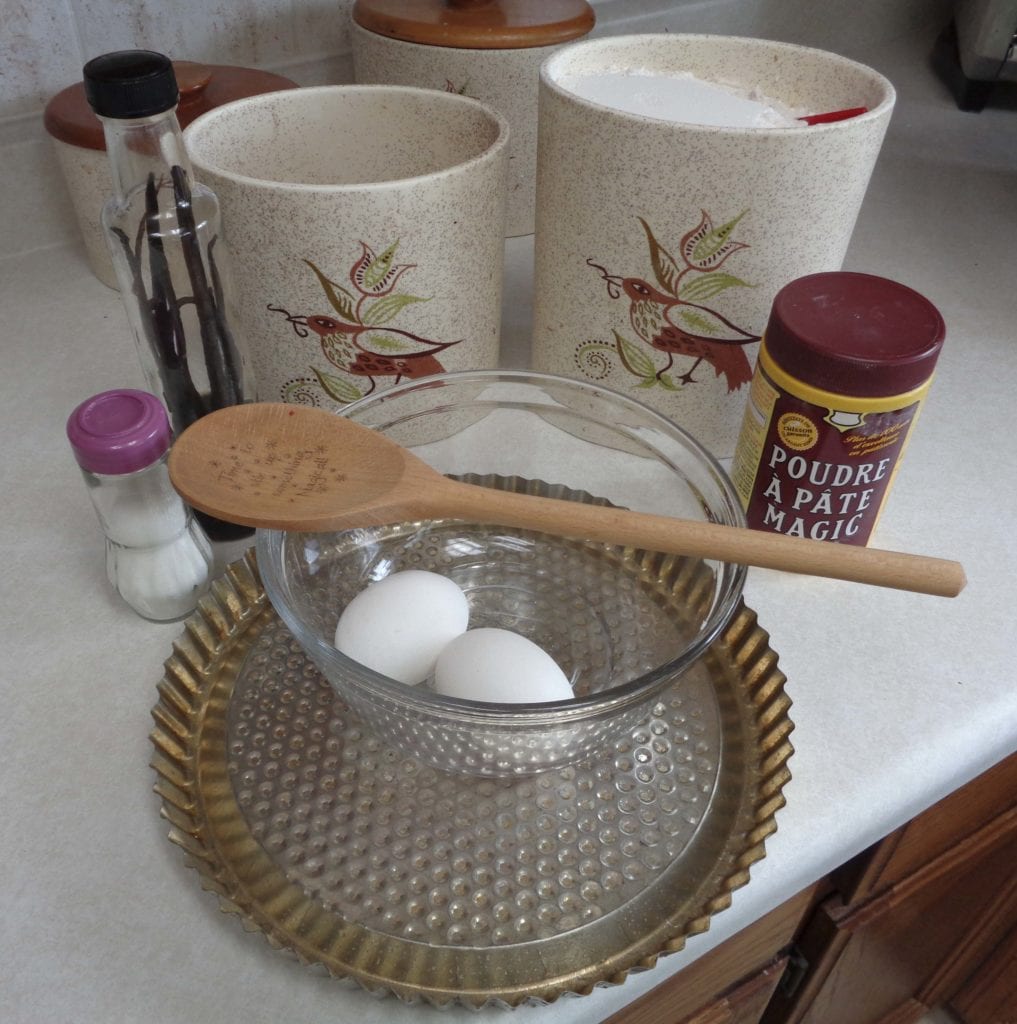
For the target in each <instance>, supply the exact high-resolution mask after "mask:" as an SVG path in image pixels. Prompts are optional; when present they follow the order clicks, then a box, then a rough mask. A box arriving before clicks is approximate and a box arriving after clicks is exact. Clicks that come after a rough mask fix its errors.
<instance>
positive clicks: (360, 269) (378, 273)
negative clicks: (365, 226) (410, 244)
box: [350, 239, 416, 298]
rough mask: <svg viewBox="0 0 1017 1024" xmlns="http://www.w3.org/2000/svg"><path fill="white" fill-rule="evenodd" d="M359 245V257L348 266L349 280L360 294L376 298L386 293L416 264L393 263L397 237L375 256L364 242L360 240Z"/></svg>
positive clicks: (397, 246)
mask: <svg viewBox="0 0 1017 1024" xmlns="http://www.w3.org/2000/svg"><path fill="white" fill-rule="evenodd" d="M360 247H361V254H360V259H358V260H357V262H356V263H354V264H353V266H352V267H351V268H350V280H351V281H352V282H353V286H354V287H355V288H356V289H357V291H358V292H360V294H361V295H372V296H375V297H376V298H377V297H380V296H382V295H388V294H389V292H391V291H392V289H393V288H395V284H396V281H398V280H399V278H400V277H402V276H403V274H405V273H406V271H407V270H409V269H411V268H412V267H415V266H416V264H415V263H399V264H394V263H393V261H394V259H395V254H396V249H398V248H399V240H398V239H396V240H395V241H394V242H393V243H392V244H391V245H390V246H388V248H387V249H385V251H384V252H382V253H381V254H380V255H377V256H376V255H375V253H374V250H373V249H372V248H371V247H370V246H369V245H368V244H367V243H366V242H363V241H362V242H361V243H360Z"/></svg>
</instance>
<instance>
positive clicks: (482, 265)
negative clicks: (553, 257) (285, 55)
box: [184, 85, 508, 407]
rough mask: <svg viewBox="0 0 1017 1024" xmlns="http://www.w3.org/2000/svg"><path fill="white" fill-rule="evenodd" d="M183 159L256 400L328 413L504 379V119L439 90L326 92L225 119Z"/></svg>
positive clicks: (231, 108)
mask: <svg viewBox="0 0 1017 1024" xmlns="http://www.w3.org/2000/svg"><path fill="white" fill-rule="evenodd" d="M184 141H185V143H186V145H187V149H188V153H189V154H190V157H191V160H192V163H193V165H194V170H195V175H196V177H197V178H198V179H199V180H200V181H202V182H204V183H205V184H206V185H208V187H209V188H211V189H212V190H213V191H214V192H215V193H216V195H217V196H218V197H219V202H220V205H221V208H222V217H223V234H224V237H225V239H226V241H227V243H228V244H229V247H230V252H231V253H232V256H233V278H234V282H233V284H234V295H235V298H236V300H237V302H236V305H237V318H238V320H239V323H238V328H239V330H241V331H242V332H243V335H244V340H245V341H246V343H247V346H248V351H249V352H250V355H251V361H252V365H253V368H254V373H255V376H256V378H257V384H258V392H259V395H260V396H261V398H262V399H263V400H266V401H288V402H302V403H310V404H314V405H322V406H326V407H331V406H334V405H336V404H340V405H342V404H346V403H348V402H352V401H355V400H356V399H358V398H362V397H364V396H365V395H368V394H371V393H372V392H374V391H375V390H376V389H378V388H383V387H387V386H389V385H391V384H394V383H398V382H399V381H401V380H405V379H415V378H419V377H424V376H430V375H432V374H436V373H442V372H446V371H452V370H472V369H482V368H489V367H494V366H496V365H497V363H498V348H499V333H500V327H501V291H502V267H503V259H504V232H505V173H506V164H507V159H506V157H507V143H508V125H507V124H506V122H505V119H504V118H503V117H502V116H501V115H500V114H498V113H496V112H495V111H493V110H491V109H490V108H488V107H486V106H484V105H483V104H481V103H479V102H477V101H476V100H472V99H469V98H467V97H465V96H456V95H453V94H451V93H445V92H438V91H436V90H426V89H413V88H407V87H402V86H374V85H364V86H358V85H340V86H319V87H315V88H305V89H294V90H291V91H289V92H277V93H272V94H269V95H266V96H258V97H253V98H251V99H246V100H239V101H237V102H236V103H231V104H227V105H226V106H224V107H220V108H219V109H217V110H213V111H210V112H209V113H207V114H205V115H204V116H202V117H200V118H198V119H197V120H196V121H195V122H194V123H193V124H191V125H190V127H188V128H187V129H186V131H185V132H184Z"/></svg>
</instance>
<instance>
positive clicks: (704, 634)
mask: <svg viewBox="0 0 1017 1024" xmlns="http://www.w3.org/2000/svg"><path fill="white" fill-rule="evenodd" d="M496 381H499V382H500V381H504V382H509V383H517V384H528V385H531V386H533V385H536V386H539V385H544V384H547V385H554V386H558V387H565V388H568V389H570V390H573V391H575V390H577V389H578V390H580V391H586V392H589V393H592V394H595V395H597V396H600V397H604V398H607V399H609V400H610V401H612V402H616V403H620V404H622V405H623V406H626V407H628V408H630V409H634V410H636V411H638V412H639V413H640V414H641V415H643V416H645V417H647V418H648V420H649V421H650V422H649V423H647V426H654V427H658V428H659V429H661V430H663V431H664V432H665V433H667V434H670V435H671V436H672V437H677V440H678V441H679V442H680V443H681V444H682V445H683V446H684V447H685V448H687V449H688V450H689V451H691V453H692V454H693V455H694V456H695V458H696V459H697V460H698V461H700V462H701V463H702V464H703V466H704V468H705V469H706V470H708V472H709V475H710V476H711V478H712V479H713V480H714V482H715V483H716V484H717V486H718V487H719V488H720V490H721V492H722V494H723V496H724V497H725V498H726V499H727V503H728V505H729V507H730V510H731V511H732V513H733V518H734V519H735V523H734V524H733V525H735V526H744V525H745V522H744V518H745V516H744V512H743V510H742V507H741V503H740V501H739V499H738V494H737V491H736V490H735V488H734V484H733V483H732V481H731V478H730V477H729V475H728V474H727V472H726V471H725V470H724V469H723V467H722V466H721V464H720V462H719V461H718V460H717V459H716V458H715V457H714V456H713V455H712V454H711V453H710V452H709V451H708V450H707V449H706V448H705V447H703V445H702V444H701V443H700V442H699V441H698V440H697V439H696V438H695V437H694V436H693V435H692V434H690V433H689V432H688V431H687V430H686V429H685V428H684V427H681V426H679V425H678V424H677V423H675V422H674V421H673V420H670V419H668V418H667V417H666V416H664V415H663V414H662V413H659V412H657V411H656V410H655V409H653V408H651V407H650V406H649V405H647V404H645V403H644V402H640V401H638V400H637V399H634V398H630V397H629V396H628V395H625V394H622V393H621V392H619V391H615V390H614V389H613V388H608V387H604V386H603V385H601V384H596V383H593V382H587V381H581V380H577V379H574V378H572V377H564V376H561V375H557V374H551V373H543V372H540V371H536V370H514V369H488V370H456V371H450V372H447V373H440V374H433V375H431V376H428V377H419V378H417V379H415V380H409V381H405V382H404V383H401V384H396V385H394V386H392V387H390V388H387V389H386V390H384V391H379V392H375V393H373V394H370V395H367V396H365V397H363V398H360V399H357V401H355V402H351V403H349V404H348V405H345V406H336V407H334V409H333V411H334V412H335V413H336V415H339V416H350V415H351V414H356V413H359V412H360V411H362V410H363V409H364V408H371V407H374V406H376V405H380V404H382V403H383V402H385V401H390V400H392V399H394V398H398V397H399V396H400V395H402V394H406V393H409V392H413V391H421V390H425V389H429V388H435V387H441V386H448V385H449V384H453V385H454V384H474V383H480V384H483V383H493V382H496ZM499 401H500V400H499ZM492 404H494V403H492ZM286 535H287V534H286V531H282V530H265V529H259V530H257V532H256V536H255V544H256V550H257V556H258V568H259V572H260V574H261V577H262V583H263V585H264V587H265V593H266V595H267V596H268V599H269V602H270V604H271V605H272V607H273V608H274V609H275V611H276V613H277V614H278V615H279V617H280V618H281V619H282V620H283V622H284V623H285V624H286V626H287V628H288V629H289V630H290V632H292V633H293V635H294V637H295V638H296V639H297V641H298V642H299V643H300V644H301V645H302V646H304V647H305V649H308V653H309V654H312V659H313V660H314V661H316V662H317V663H318V665H319V668H320V667H321V663H322V662H324V663H326V664H334V665H335V666H336V668H337V670H338V671H339V672H341V673H342V674H343V676H344V678H346V679H347V680H349V681H350V684H351V685H352V686H354V687H355V688H356V689H357V690H358V691H359V692H361V693H366V694H367V695H368V696H371V697H373V696H379V697H385V698H388V699H390V700H393V701H395V702H397V703H398V704H400V705H402V707H403V708H404V709H409V710H413V711H416V712H419V713H421V714H424V715H428V716H438V717H442V718H446V719H447V718H459V719H461V720H462V722H463V723H464V724H469V725H486V726H490V727H492V728H501V729H504V728H505V727H506V726H509V727H511V728H513V729H519V730H523V729H533V728H546V727H563V726H566V725H568V724H570V723H571V722H572V721H573V720H576V721H581V720H586V719H590V718H596V717H599V716H601V715H605V714H608V713H610V712H613V711H615V710H618V709H621V708H624V707H626V706H628V705H630V704H633V703H637V702H639V701H642V700H644V699H646V698H647V697H648V696H650V695H651V694H652V693H654V692H657V691H660V690H663V689H664V688H665V687H666V686H667V684H668V683H669V682H671V681H673V680H674V679H675V678H680V677H681V676H682V675H683V674H684V673H685V672H687V671H688V670H689V669H690V668H691V667H692V666H693V665H694V664H695V663H696V662H697V661H698V660H699V659H700V658H701V657H702V656H703V655H704V654H705V653H706V651H707V650H708V649H709V648H710V646H712V644H713V643H714V641H715V640H716V639H717V637H718V636H720V634H721V633H722V632H723V630H724V629H725V628H726V627H727V625H728V623H729V622H730V621H731V619H732V617H733V616H734V613H735V612H736V610H737V608H738V605H739V604H740V601H741V598H742V592H743V589H744V584H745V577H746V574H747V567H746V566H744V565H736V564H733V563H722V564H723V565H726V566H727V567H728V568H729V569H730V574H729V575H730V578H729V581H728V584H727V586H726V587H722V588H721V592H720V593H718V596H717V599H716V600H715V602H714V607H713V608H712V610H711V611H710V614H709V615H708V616H707V618H706V621H705V623H704V627H703V628H702V629H701V630H700V632H699V633H698V634H697V635H696V637H695V638H694V639H693V640H692V641H691V642H690V643H689V644H688V645H687V646H686V647H685V648H684V649H683V650H682V652H681V653H680V654H679V655H678V656H677V657H676V658H673V659H671V660H670V661H667V662H665V663H664V664H662V665H658V666H657V667H656V668H654V669H652V670H650V671H649V672H644V673H642V674H640V675H638V676H636V677H634V678H632V679H629V680H626V681H625V682H624V683H619V684H618V685H616V686H612V687H610V688H609V689H606V690H601V691H599V692H597V693H594V694H590V695H588V696H585V697H572V698H569V699H567V700H562V701H546V702H542V703H522V702H520V703H518V704H516V703H513V704H505V703H498V702H495V701H475V700H466V699H462V698H458V697H446V696H444V695H443V694H439V693H435V692H434V691H432V690H428V689H423V688H421V687H420V686H410V685H408V684H406V683H401V682H399V681H398V680H395V679H391V678H390V677H388V676H386V675H383V674H382V673H380V672H376V671H375V670H374V669H371V668H368V667H367V666H366V665H362V664H361V663H360V662H357V661H354V660H353V659H352V658H349V657H347V656H346V655H345V654H343V653H342V652H341V651H338V650H337V649H336V648H335V647H334V646H333V645H332V644H329V643H327V642H326V641H324V640H322V639H321V638H320V637H318V636H316V635H315V634H314V633H312V632H311V631H310V630H309V629H308V628H307V627H306V626H305V625H304V624H303V623H302V622H301V621H300V619H299V617H298V616H297V615H296V613H295V611H294V609H293V607H292V605H291V604H290V603H289V602H288V601H287V600H285V595H286V593H287V591H288V589H289V588H288V587H287V585H286V584H285V583H284V582H283V580H282V579H281V578H280V576H279V575H278V574H277V573H276V560H275V559H274V558H273V557H272V555H273V550H274V549H278V550H279V551H280V553H281V550H282V543H283V541H284V540H285V537H286ZM279 564H282V559H281V558H280V559H279ZM310 648H313V653H312V651H311V650H310ZM324 674H325V676H326V679H327V681H328V682H329V684H330V685H331V686H332V688H333V689H334V690H335V691H336V692H337V693H338V694H339V696H340V697H342V696H343V693H342V686H341V685H337V684H336V683H334V682H332V680H331V679H330V678H328V674H327V673H324ZM358 677H359V678H358ZM372 691H376V692H372Z"/></svg>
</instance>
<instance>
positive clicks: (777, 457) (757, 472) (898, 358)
mask: <svg viewBox="0 0 1017 1024" xmlns="http://www.w3.org/2000/svg"><path fill="white" fill-rule="evenodd" d="M944 334H945V327H944V324H943V318H942V317H941V316H940V314H939V311H938V310H937V309H936V307H935V306H933V305H932V303H931V302H929V301H928V299H926V298H924V297H923V296H922V295H919V294H918V292H916V291H913V290H912V289H911V288H908V287H906V286H905V285H902V284H898V283H897V282H895V281H889V280H887V279H886V278H883V277H875V276H873V275H871V274H857V273H848V272H836V273H825V274H811V275H809V276H808V277H802V278H799V279H798V280H796V281H792V282H791V283H790V284H788V285H786V286H785V287H784V288H782V289H781V290H780V291H779V292H778V293H777V296H776V298H775V299H774V302H773V309H772V311H771V314H770V320H769V324H768V325H767V329H766V333H765V335H764V337H763V341H762V344H761V345H760V349H759V359H758V362H757V365H756V370H755V374H754V376H753V380H752V387H751V390H750V395H749V402H748V404H747V406H746V409H745V416H744V420H743V423H742V430H741V436H740V438H739V440H738V447H737V451H736V453H735V458H734V464H733V466H732V471H731V475H732V478H733V480H734V484H735V487H736V489H737V490H738V493H739V496H740V497H741V500H742V503H743V505H744V506H745V510H746V520H747V522H748V525H749V526H750V527H753V528H755V529H758V530H767V531H770V532H772V533H783V534H787V535H789V536H793V537H809V538H812V539H814V540H830V541H838V542H840V543H844V544H858V545H864V544H865V543H867V541H868V539H869V536H870V534H871V533H872V530H873V528H874V527H875V525H876V521H877V520H878V518H879V515H880V512H881V511H882V508H883V505H884V502H885V501H886V498H887V495H888V494H889V492H890V488H891V486H892V484H893V481H894V478H895V476H896V473H897V469H898V467H899V464H900V459H901V456H902V455H903V453H904V449H905V447H906V446H907V443H908V440H909V438H910V436H911V433H912V430H913V429H914V425H915V422H916V420H917V419H918V413H919V410H920V409H921V406H922V402H923V400H924V398H925V395H926V393H927V392H928V390H929V385H930V383H931V381H932V373H933V370H934V368H935V365H936V360H937V358H938V357H939V351H940V348H941V347H942V344H943V337H944Z"/></svg>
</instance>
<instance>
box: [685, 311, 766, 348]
mask: <svg viewBox="0 0 1017 1024" xmlns="http://www.w3.org/2000/svg"><path fill="white" fill-rule="evenodd" d="M671 319H672V320H673V321H675V322H676V324H677V326H678V327H679V328H681V329H682V330H685V331H688V333H689V334H693V335H695V336H696V337H697V338H710V339H713V338H715V339H716V340H717V341H721V342H725V343H727V344H735V345H744V344H746V343H748V342H751V341H758V340H759V336H758V335H756V334H750V333H749V332H748V331H743V330H742V329H741V328H740V327H738V326H737V325H736V324H733V323H732V322H731V321H730V320H728V319H727V317H724V316H721V315H720V313H717V312H715V311H714V310H712V309H707V308H706V306H694V305H692V304H691V303H684V304H683V305H680V306H675V307H672V309H671Z"/></svg>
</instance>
